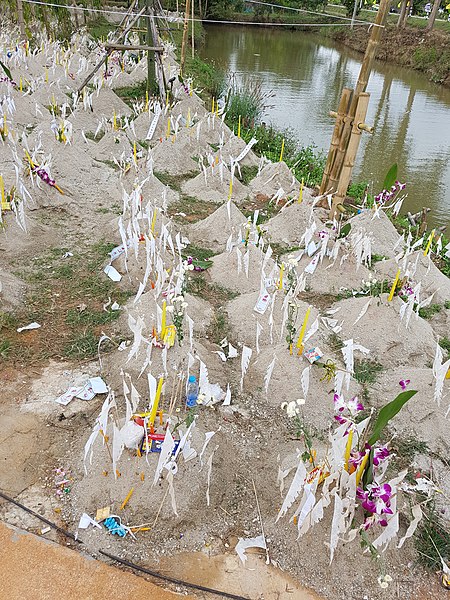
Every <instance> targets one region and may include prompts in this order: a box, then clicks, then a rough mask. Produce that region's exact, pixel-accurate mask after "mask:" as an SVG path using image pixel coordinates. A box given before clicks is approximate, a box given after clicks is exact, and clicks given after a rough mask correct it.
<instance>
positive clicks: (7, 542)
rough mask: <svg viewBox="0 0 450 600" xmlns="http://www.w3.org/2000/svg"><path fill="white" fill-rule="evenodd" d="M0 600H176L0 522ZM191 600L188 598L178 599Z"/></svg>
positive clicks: (145, 583) (129, 575) (139, 579)
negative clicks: (185, 599)
mask: <svg viewBox="0 0 450 600" xmlns="http://www.w3.org/2000/svg"><path fill="white" fill-rule="evenodd" d="M0 564H1V567H2V568H1V571H2V573H1V577H0V599H2V600H3V599H4V600H6V599H7V600H23V599H24V598H27V599H29V600H55V599H58V598H64V600H111V598H117V599H119V598H120V600H144V599H145V600H174V599H175V598H177V599H178V600H179V598H180V595H179V594H173V593H171V592H166V591H164V590H163V589H162V588H160V587H158V586H156V585H154V584H152V583H149V582H148V581H146V580H145V579H143V578H142V577H138V576H136V575H133V574H132V573H127V572H125V571H122V570H120V569H118V568H114V567H110V566H108V565H106V564H105V563H103V562H100V561H97V560H94V559H92V558H89V557H86V556H83V555H82V554H79V553H78V552H76V551H74V550H70V549H69V548H65V547H64V546H60V545H58V544H55V543H54V542H51V541H48V540H45V539H44V538H41V537H39V536H36V535H33V534H31V533H27V532H25V531H22V530H20V529H17V528H15V527H11V526H8V525H5V524H4V523H0ZM183 597H184V598H188V599H189V598H190V599H191V600H194V597H193V596H183Z"/></svg>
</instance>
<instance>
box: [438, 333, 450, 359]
mask: <svg viewBox="0 0 450 600" xmlns="http://www.w3.org/2000/svg"><path fill="white" fill-rule="evenodd" d="M439 346H440V347H441V348H442V349H443V350H445V351H446V353H447V357H446V359H445V360H448V359H449V358H450V339H449V338H448V337H447V336H444V337H442V338H441V339H440V340H439Z"/></svg>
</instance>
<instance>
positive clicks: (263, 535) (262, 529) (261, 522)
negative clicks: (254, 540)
mask: <svg viewBox="0 0 450 600" xmlns="http://www.w3.org/2000/svg"><path fill="white" fill-rule="evenodd" d="M252 484H253V491H254V492H255V499H256V508H257V510H258V518H259V524H260V526H261V535H262V537H263V540H264V545H265V546H266V564H267V565H270V556H269V549H268V548H267V543H266V535H265V533H264V525H263V520H262V516H261V509H260V508H259V500H258V494H257V493H256V486H255V482H254V480H253V478H252Z"/></svg>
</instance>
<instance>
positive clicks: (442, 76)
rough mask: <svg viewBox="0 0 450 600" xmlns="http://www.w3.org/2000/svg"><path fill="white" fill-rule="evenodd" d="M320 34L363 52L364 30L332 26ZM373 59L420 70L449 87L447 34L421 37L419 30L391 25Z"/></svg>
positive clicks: (437, 32) (449, 68) (449, 54)
mask: <svg viewBox="0 0 450 600" xmlns="http://www.w3.org/2000/svg"><path fill="white" fill-rule="evenodd" d="M323 31H324V30H323ZM324 33H325V35H328V36H329V37H331V38H332V39H334V40H335V41H337V42H339V43H341V44H345V45H346V46H348V47H349V48H352V50H356V51H358V52H364V51H365V48H366V45H367V31H366V30H365V29H364V28H361V27H358V28H355V29H353V30H352V29H350V28H348V27H345V28H344V27H336V28H334V27H333V28H332V29H331V30H328V31H324ZM377 59H378V60H382V61H385V62H390V63H395V64H397V65H400V66H402V67H408V68H412V69H415V70H417V71H422V72H423V73H424V74H425V75H426V76H427V77H428V79H430V80H431V81H434V82H435V83H441V84H443V85H445V86H447V87H450V34H448V33H445V32H442V31H438V30H436V31H431V32H430V33H428V34H424V32H423V31H422V30H420V29H417V28H413V27H407V28H406V29H400V30H399V29H397V28H396V27H395V26H389V27H387V28H386V31H385V32H384V33H383V37H382V39H381V43H380V45H379V47H378V50H377Z"/></svg>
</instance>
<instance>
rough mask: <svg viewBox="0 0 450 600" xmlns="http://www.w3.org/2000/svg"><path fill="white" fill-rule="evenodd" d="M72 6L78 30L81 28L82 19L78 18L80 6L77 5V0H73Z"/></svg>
mask: <svg viewBox="0 0 450 600" xmlns="http://www.w3.org/2000/svg"><path fill="white" fill-rule="evenodd" d="M72 6H73V18H74V21H75V27H76V29H77V31H78V30H79V29H80V19H79V18H78V7H77V1H76V0H72Z"/></svg>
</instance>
